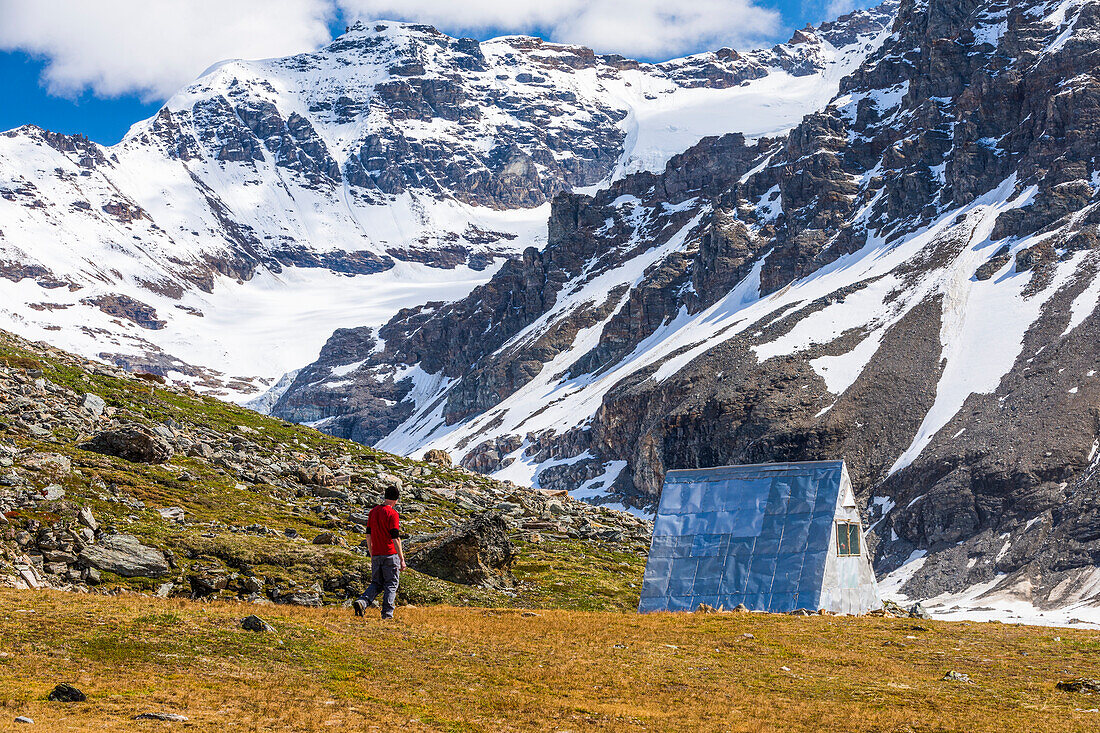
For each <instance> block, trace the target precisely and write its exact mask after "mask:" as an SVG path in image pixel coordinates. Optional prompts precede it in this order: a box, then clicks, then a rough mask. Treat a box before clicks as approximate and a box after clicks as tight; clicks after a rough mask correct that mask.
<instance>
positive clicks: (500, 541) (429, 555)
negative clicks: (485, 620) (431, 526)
mask: <svg viewBox="0 0 1100 733" xmlns="http://www.w3.org/2000/svg"><path fill="white" fill-rule="evenodd" d="M514 558H515V551H514V549H513V548H512V542H511V540H509V539H508V526H507V524H505V522H504V518H503V517H501V515H500V514H497V513H492V512H486V513H484V514H480V515H478V516H476V517H474V518H473V519H471V520H470V521H469V522H467V523H465V524H463V525H461V526H458V527H455V528H454V529H451V530H449V531H447V532H444V533H443V534H440V535H436V536H433V537H431V538H430V539H428V540H426V541H424V542H422V543H420V544H417V545H414V546H412V547H411V548H410V550H409V553H408V562H409V565H410V566H411V567H412V568H413V569H415V570H418V571H420V572H422V573H427V574H428V575H432V576H435V577H437V578H442V579H443V580H449V581H451V582H452V583H463V584H466V585H484V586H493V587H495V586H501V585H511V584H512V583H513V582H514V581H513V579H512V573H511V570H510V567H511V564H512V560H513V559H514Z"/></svg>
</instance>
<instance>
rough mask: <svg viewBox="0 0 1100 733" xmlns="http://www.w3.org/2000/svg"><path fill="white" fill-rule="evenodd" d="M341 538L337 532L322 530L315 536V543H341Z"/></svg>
mask: <svg viewBox="0 0 1100 733" xmlns="http://www.w3.org/2000/svg"><path fill="white" fill-rule="evenodd" d="M340 543H341V538H340V537H339V536H338V535H337V534H336V533H335V532H321V533H320V534H318V535H317V536H316V537H314V538H313V544H315V545H339V544H340Z"/></svg>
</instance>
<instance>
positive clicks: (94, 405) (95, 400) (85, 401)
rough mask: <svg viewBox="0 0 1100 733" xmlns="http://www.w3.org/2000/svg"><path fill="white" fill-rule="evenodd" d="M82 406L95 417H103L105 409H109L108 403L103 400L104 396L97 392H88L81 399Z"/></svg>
mask: <svg viewBox="0 0 1100 733" xmlns="http://www.w3.org/2000/svg"><path fill="white" fill-rule="evenodd" d="M80 408H81V409H82V410H85V411H87V412H89V413H91V414H92V415H94V416H95V417H101V416H102V415H103V411H104V410H106V409H107V403H106V402H104V401H103V398H102V397H100V396H99V395H95V394H86V395H84V397H82V398H81V400H80Z"/></svg>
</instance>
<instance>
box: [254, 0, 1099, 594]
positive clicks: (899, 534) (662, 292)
mask: <svg viewBox="0 0 1100 733" xmlns="http://www.w3.org/2000/svg"><path fill="white" fill-rule="evenodd" d="M1098 37H1100V12H1098V9H1097V6H1096V4H1094V3H1087V2H1075V1H1073V0H1068V1H1065V2H1038V1H1036V0H1020V1H1018V2H1007V3H1006V2H992V1H988V0H987V1H979V0H970V1H968V2H962V3H941V2H920V1H918V0H906V1H905V2H903V3H902V4H901V7H900V10H899V11H898V16H897V20H896V21H895V22H894V25H893V27H892V29H891V33H890V35H889V36H888V37H887V38H886V40H885V42H884V43H882V45H881V47H879V48H878V50H877V51H875V52H874V53H873V54H872V55H871V56H870V57H868V58H867V59H866V61H865V62H864V63H862V64H861V65H860V66H859V67H858V68H857V69H855V70H854V71H853V73H851V74H850V75H848V76H847V77H846V78H845V79H844V80H843V81H842V82H841V84H840V93H839V95H838V96H837V97H836V98H835V99H834V100H833V101H832V102H831V103H830V104H829V105H828V106H827V107H826V108H825V109H823V110H822V111H820V112H817V113H814V114H811V115H808V116H807V117H806V118H805V119H804V120H803V121H802V123H801V124H799V125H798V126H797V127H795V128H794V129H793V130H792V131H791V132H790V133H789V134H787V135H785V136H783V137H778V138H774V139H763V138H756V139H753V140H752V141H751V142H749V141H746V140H745V139H743V138H741V137H739V136H735V135H733V136H726V137H720V138H712V139H707V140H704V141H702V142H700V143H699V144H697V145H696V146H695V147H693V148H692V149H691V150H689V151H688V152H686V153H684V154H683V155H681V156H679V157H677V158H676V159H674V160H672V161H671V162H670V163H669V164H668V166H667V167H666V168H665V170H664V171H663V172H661V173H659V174H654V173H639V174H636V175H633V176H629V177H627V178H624V179H622V180H620V181H618V182H616V183H615V184H614V185H613V186H612V187H611V188H609V189H608V190H607V191H604V192H600V193H597V194H595V195H594V196H581V195H575V194H560V195H558V196H557V197H556V198H555V199H554V202H553V207H552V212H551V215H550V227H549V242H548V245H547V247H546V248H545V249H544V250H542V251H541V252H539V251H534V250H529V251H528V252H526V253H525V254H524V257H523V259H522V260H520V261H516V262H512V263H509V264H508V265H507V266H506V267H505V268H503V269H502V270H501V272H500V273H498V274H497V275H496V276H495V277H494V278H493V279H492V280H491V281H490V282H489V283H488V284H486V285H484V286H482V287H480V288H478V289H476V290H475V291H474V292H473V293H472V294H471V295H470V296H469V297H467V298H466V299H465V300H461V301H458V302H456V303H453V304H449V305H443V304H430V305H428V306H424V307H421V308H418V309H411V310H407V311H403V312H401V313H400V314H398V316H397V317H395V318H394V319H393V320H391V321H390V322H389V323H388V324H387V325H386V326H385V327H384V328H382V329H380V330H379V331H378V333H377V335H376V334H374V333H366V332H362V333H359V334H358V339H359V343H360V344H361V348H358V349H351V350H345V349H344V348H343V346H342V345H341V343H342V342H341V341H340V340H339V339H336V338H334V340H333V341H331V342H330V344H329V346H328V347H326V349H325V350H324V352H323V353H322V360H321V361H320V362H318V363H317V364H315V365H313V367H311V369H313V370H314V371H313V372H312V373H307V372H303V374H302V375H299V380H298V384H297V385H296V386H295V387H294V388H292V389H291V391H290V392H288V393H287V394H286V395H284V397H283V399H282V400H281V402H280V403H279V405H277V406H276V412H277V413H279V414H285V415H288V416H297V417H301V416H304V414H305V411H308V410H309V409H315V410H316V412H313V413H310V417H311V418H312V419H322V418H323V419H325V420H326V421H325V422H324V423H322V426H323V427H324V429H326V430H329V431H332V432H334V433H337V434H341V435H350V436H353V437H356V438H357V439H359V440H364V441H368V442H377V444H378V445H380V446H383V447H386V448H389V449H394V450H400V451H403V452H408V453H415V452H417V451H420V450H422V449H425V448H427V447H442V448H445V449H448V450H451V451H453V452H455V453H457V454H458V455H459V456H461V457H462V461H463V463H464V464H465V465H467V466H471V467H475V468H477V469H478V470H481V471H484V472H489V473H493V474H495V475H498V476H502V477H509V478H513V479H515V480H523V481H527V480H532V481H535V482H537V483H539V484H542V485H544V486H555V487H568V488H570V489H572V490H573V491H574V493H575V495H577V496H585V497H590V498H593V497H601V496H603V497H607V498H608V499H612V500H615V501H626V502H629V503H636V504H640V505H645V504H648V503H651V502H652V501H653V500H654V499H655V497H656V495H657V493H658V491H659V487H660V484H661V481H662V478H663V475H664V472H665V470H667V469H669V468H685V467H693V466H707V465H716V464H722V463H740V462H753V461H768V460H800V459H815V458H837V457H845V458H847V460H848V462H849V466H850V470H851V472H852V476H853V479H854V481H855V483H856V485H857V486H859V487H860V491H861V494H862V499H863V501H864V502H866V505H867V514H868V520H869V524H870V525H871V526H872V528H873V529H872V531H873V534H874V542H875V546H876V548H877V550H876V552H877V555H876V557H877V563H878V565H877V567H878V569H879V570H880V572H883V573H888V572H891V571H894V570H895V569H897V568H899V567H901V568H902V570H900V571H899V573H898V574H896V575H894V576H893V577H892V581H891V582H893V583H894V585H895V586H900V587H901V592H903V593H906V594H909V595H912V596H920V597H924V598H927V597H930V596H935V595H938V594H941V593H955V592H962V591H964V590H966V589H974V588H978V589H980V590H982V591H984V592H986V593H987V599H988V598H993V599H994V600H996V598H1000V597H1002V596H1005V595H1006V594H1015V595H1016V596H1019V597H1023V598H1024V599H1025V600H1028V601H1030V602H1032V603H1035V604H1037V605H1040V606H1042V605H1067V604H1070V603H1073V602H1076V601H1078V600H1080V598H1078V596H1079V595H1080V594H1081V593H1083V592H1084V591H1082V590H1081V589H1082V588H1087V587H1088V584H1089V582H1091V581H1090V580H1089V578H1090V577H1091V574H1092V573H1093V572H1094V567H1095V565H1096V564H1097V563H1098V562H1100V518H1098V515H1097V514H1096V512H1095V510H1094V508H1092V505H1093V504H1094V503H1095V498H1096V494H1095V475H1094V469H1095V462H1096V460H1098V452H1100V451H1098V449H1097V445H1100V424H1098V420H1100V418H1098V413H1097V410H1096V404H1097V397H1098V395H1100V392H1098V390H1100V382H1098V381H1097V374H1096V369H1095V368H1094V367H1095V363H1096V361H1097V356H1098V353H1097V348H1096V344H1097V343H1098V342H1097V338H1096V337H1097V334H1096V333H1095V331H1096V329H1097V328H1100V321H1098V320H1097V319H1098V316H1097V314H1096V306H1097V304H1098V303H1100V280H1098V279H1097V277H1096V276H1097V270H1098V268H1100V255H1097V252H1096V250H1095V247H1096V242H1097V229H1096V226H1097V223H1098V220H1097V214H1096V211H1097V205H1098V204H1100V194H1098V191H1100V171H1098V170H1097V167H1096V163H1095V161H1094V157H1095V156H1096V154H1097V148H1098V147H1100V135H1098V133H1100V130H1098V129H1097V125H1098V124H1100V115H1098V114H1097V109H1096V107H1097V101H1098V99H1100V85H1098V79H1097V76H1096V74H1095V70H1096V68H1097V61H1098V59H1100V44H1098V43H1097V40H1096V39H1097V38H1098ZM339 365H344V366H342V367H341V366H339ZM337 368H339V369H347V374H346V376H344V377H342V378H346V379H348V380H349V381H348V383H347V384H344V385H341V388H340V391H339V392H335V391H332V392H327V393H326V391H325V389H324V379H325V378H326V375H329V374H331V373H332V370H333V369H337ZM303 375H304V376H303ZM327 378H328V379H331V377H327ZM328 394H339V395H342V398H345V397H346V399H347V400H348V402H347V403H346V404H345V405H341V404H340V403H339V402H338V401H337V400H334V399H330V398H328V397H327V396H326V395H328ZM372 400H373V401H372ZM902 581H906V582H905V583H904V585H903V586H901V583H902ZM1075 594H1076V595H1075ZM990 602H991V601H990Z"/></svg>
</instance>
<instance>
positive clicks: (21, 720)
mask: <svg viewBox="0 0 1100 733" xmlns="http://www.w3.org/2000/svg"><path fill="white" fill-rule="evenodd" d="M15 722H16V723H27V724H29V725H34V720H33V719H31V718H28V717H27V716H25V715H20V716H19V717H18V718H16V719H15Z"/></svg>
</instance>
